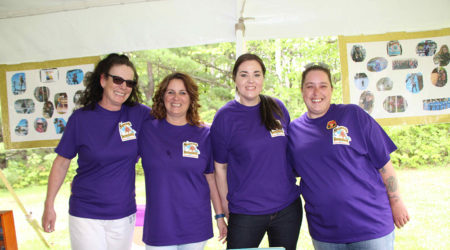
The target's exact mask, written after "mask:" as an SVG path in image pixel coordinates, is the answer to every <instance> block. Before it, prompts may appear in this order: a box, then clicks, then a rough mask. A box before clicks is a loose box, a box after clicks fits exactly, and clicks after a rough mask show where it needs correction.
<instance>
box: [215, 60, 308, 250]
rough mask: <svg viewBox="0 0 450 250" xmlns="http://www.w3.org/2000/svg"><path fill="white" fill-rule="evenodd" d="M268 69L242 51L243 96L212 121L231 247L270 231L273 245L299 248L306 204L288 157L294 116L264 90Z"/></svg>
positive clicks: (236, 73) (238, 69) (236, 70)
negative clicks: (301, 198) (288, 129)
mask: <svg viewBox="0 0 450 250" xmlns="http://www.w3.org/2000/svg"><path fill="white" fill-rule="evenodd" d="M265 73H266V68H265V66H264V63H263V62H262V60H261V58H259V57H258V56H257V55H254V54H243V55H241V56H240V57H239V58H238V59H237V60H236V63H235V64H234V67H233V80H234V81H235V83H236V91H237V95H238V97H239V100H233V101H230V102H228V103H227V104H225V106H223V107H222V108H221V109H220V110H219V111H218V112H217V113H216V116H215V117H214V121H213V124H212V126H211V141H212V146H213V152H214V161H215V169H216V172H215V174H216V181H217V187H218V189H219V194H220V198H221V200H222V206H223V208H224V210H225V214H226V215H227V217H228V218H229V220H228V236H227V248H229V249H234V248H255V247H258V246H259V244H260V242H261V240H262V239H263V237H264V234H265V233H266V232H267V235H268V238H269V245H270V246H271V247H284V248H286V249H287V250H293V249H296V247H297V241H298V237H299V232H300V226H301V221H302V208H301V200H300V192H299V188H298V186H297V185H296V184H295V183H296V180H295V175H294V171H293V169H292V168H291V167H290V166H289V164H288V161H287V158H286V150H287V134H286V132H287V127H288V125H289V122H290V117H289V113H288V111H287V110H286V108H285V106H284V105H283V103H282V102H281V101H280V100H278V99H275V98H272V97H269V96H265V95H261V91H262V88H263V83H264V76H265Z"/></svg>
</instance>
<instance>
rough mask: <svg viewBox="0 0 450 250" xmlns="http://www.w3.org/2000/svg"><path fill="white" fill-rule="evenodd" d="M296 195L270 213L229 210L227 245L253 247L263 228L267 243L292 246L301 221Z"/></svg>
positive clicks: (257, 242) (259, 241)
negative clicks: (242, 212) (277, 209)
mask: <svg viewBox="0 0 450 250" xmlns="http://www.w3.org/2000/svg"><path fill="white" fill-rule="evenodd" d="M302 213H303V212H302V201H301V200H300V197H299V198H298V199H296V200H295V201H294V202H292V203H291V204H290V205H289V206H288V207H286V208H284V209H283V210H281V211H278V212H276V213H273V214H265V215H246V214H234V213H230V220H229V222H228V235H227V249H235V248H257V247H258V246H259V243H261V240H262V239H263V237H264V234H265V233H266V232H267V236H268V238H269V246H270V247H284V248H286V250H295V249H296V247H297V241H298V237H299V233H300V226H301V224H302Z"/></svg>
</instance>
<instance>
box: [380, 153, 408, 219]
mask: <svg viewBox="0 0 450 250" xmlns="http://www.w3.org/2000/svg"><path fill="white" fill-rule="evenodd" d="M379 172H380V174H381V177H382V178H383V182H384V186H385V187H386V191H387V194H388V197H389V203H390V205H391V209H392V216H393V218H394V224H395V225H396V226H397V228H401V227H403V226H404V225H405V224H406V223H407V222H408V221H409V214H408V210H406V206H405V204H404V203H403V201H402V199H401V197H400V190H399V188H398V181H397V176H396V174H395V170H394V166H393V165H392V162H391V161H390V160H389V161H388V163H386V165H384V167H382V168H381V169H379Z"/></svg>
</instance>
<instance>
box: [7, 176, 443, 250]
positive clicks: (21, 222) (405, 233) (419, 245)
mask: <svg viewBox="0 0 450 250" xmlns="http://www.w3.org/2000/svg"><path fill="white" fill-rule="evenodd" d="M397 174H398V176H399V180H400V188H401V192H402V196H403V200H404V201H405V203H406V205H407V207H408V211H409V213H410V215H411V217H412V220H411V221H410V222H409V223H408V224H407V225H406V227H404V228H403V229H400V230H396V231H395V234H396V237H395V248H396V249H402V250H403V249H414V250H416V249H449V248H450V240H449V239H448V235H449V226H450V224H449V221H450V213H449V207H450V168H448V167H447V168H437V169H424V170H397ZM16 193H17V195H18V196H19V197H20V199H21V201H22V202H23V203H24V205H25V208H26V209H27V211H29V212H32V215H33V217H34V218H35V219H36V220H38V221H39V223H40V220H41V215H42V211H43V206H44V204H43V202H44V199H45V193H46V187H45V186H38V187H32V188H25V189H20V190H16ZM136 194H137V202H138V204H144V203H145V183H144V179H143V177H138V178H137V184H136ZM68 196H69V184H64V185H63V187H62V188H61V190H60V192H59V194H58V196H57V200H56V203H55V204H56V208H55V209H56V210H57V211H58V212H57V216H58V217H57V223H56V231H55V232H53V233H51V234H47V233H44V236H45V238H46V240H47V241H48V242H49V243H50V244H51V245H52V246H53V248H54V249H70V239H69V233H68V225H67V224H68V222H67V221H68V218H67V211H68ZM11 209H12V210H13V211H14V219H15V226H16V234H17V241H18V245H19V249H21V250H22V249H23V250H28V249H30V250H34V249H45V247H44V245H43V243H41V241H40V240H39V238H38V236H37V235H36V233H35V232H34V230H33V229H32V227H31V226H30V225H29V224H28V223H27V222H26V219H25V216H24V215H23V213H22V211H21V210H20V209H19V206H18V205H17V204H16V203H15V201H14V199H13V198H12V196H11V195H10V194H9V193H8V191H7V190H0V210H11ZM214 230H215V235H216V236H215V237H214V238H213V239H211V240H209V241H208V244H207V245H206V249H209V250H217V249H225V245H222V244H220V243H219V242H218V240H217V235H218V232H217V229H216V228H214ZM267 246H268V243H267V239H264V240H263V242H262V243H261V245H260V247H267ZM297 246H298V249H313V247H312V244H311V238H310V236H309V234H308V226H307V222H306V219H305V218H304V219H303V224H302V228H301V232H300V238H299V242H298V245H297ZM134 249H143V248H142V247H141V248H139V247H138V246H137V245H136V246H134Z"/></svg>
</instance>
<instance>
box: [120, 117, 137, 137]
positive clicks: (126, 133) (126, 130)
mask: <svg viewBox="0 0 450 250" xmlns="http://www.w3.org/2000/svg"><path fill="white" fill-rule="evenodd" d="M131 126H132V124H131V122H119V133H120V139H122V141H129V140H136V131H135V130H134V129H133V128H132V127H131Z"/></svg>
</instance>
